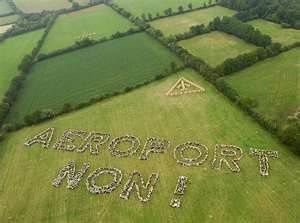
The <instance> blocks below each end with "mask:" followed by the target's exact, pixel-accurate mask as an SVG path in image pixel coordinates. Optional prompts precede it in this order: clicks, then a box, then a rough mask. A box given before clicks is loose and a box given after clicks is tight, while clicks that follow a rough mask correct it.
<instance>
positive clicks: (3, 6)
mask: <svg viewBox="0 0 300 223" xmlns="http://www.w3.org/2000/svg"><path fill="white" fill-rule="evenodd" d="M10 12H13V10H12V9H11V8H10V6H9V4H8V3H7V1H6V0H0V15H4V14H8V13H10Z"/></svg>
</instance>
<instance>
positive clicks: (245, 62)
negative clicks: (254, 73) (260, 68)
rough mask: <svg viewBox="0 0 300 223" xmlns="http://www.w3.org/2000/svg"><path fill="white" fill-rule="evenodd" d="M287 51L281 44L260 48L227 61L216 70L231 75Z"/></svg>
mask: <svg viewBox="0 0 300 223" xmlns="http://www.w3.org/2000/svg"><path fill="white" fill-rule="evenodd" d="M285 49H286V48H282V45H281V44H280V43H273V44H271V45H270V46H267V47H266V48H258V49H257V50H255V51H253V52H250V53H245V54H242V55H238V56H237V57H235V58H229V59H226V60H225V61H224V62H223V63H222V64H221V65H219V66H217V67H216V69H215V70H216V72H217V73H219V74H221V75H229V74H232V73H234V72H237V71H240V70H242V69H244V68H246V67H249V66H251V65H253V64H255V63H257V62H258V61H262V60H265V59H267V58H270V57H274V56H276V55H278V54H280V53H281V52H283V51H285Z"/></svg>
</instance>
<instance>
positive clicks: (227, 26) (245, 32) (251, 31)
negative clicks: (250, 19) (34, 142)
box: [209, 16, 272, 47]
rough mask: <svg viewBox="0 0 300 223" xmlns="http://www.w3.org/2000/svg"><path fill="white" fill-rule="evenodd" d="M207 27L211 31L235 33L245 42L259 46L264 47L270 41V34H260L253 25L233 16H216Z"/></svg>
mask: <svg viewBox="0 0 300 223" xmlns="http://www.w3.org/2000/svg"><path fill="white" fill-rule="evenodd" d="M209 29H210V30H212V31H213V30H218V31H222V32H225V33H228V34H231V35H235V36H237V37H239V38H240V39H243V40H245V41H246V42H249V43H253V44H255V45H257V46H261V47H266V46H268V45H270V44H271V43H272V39H271V37H270V36H268V35H265V34H262V33H261V32H260V31H259V30H258V29H255V28H254V27H253V26H251V25H249V24H246V23H243V22H241V21H240V20H238V19H236V18H233V17H227V16H224V17H222V18H220V17H216V18H215V19H214V20H213V21H212V22H210V23H209Z"/></svg>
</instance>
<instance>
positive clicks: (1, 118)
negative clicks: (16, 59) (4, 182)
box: [0, 15, 57, 138]
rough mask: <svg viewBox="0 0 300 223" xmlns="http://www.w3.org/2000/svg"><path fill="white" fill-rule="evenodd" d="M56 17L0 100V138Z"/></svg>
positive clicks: (25, 59)
mask: <svg viewBox="0 0 300 223" xmlns="http://www.w3.org/2000/svg"><path fill="white" fill-rule="evenodd" d="M56 17H57V15H53V16H52V18H51V19H50V20H49V23H48V24H47V27H46V29H45V31H44V33H43V36H42V38H41V39H40V40H39V41H38V43H37V45H36V47H35V48H34V49H33V50H32V52H31V54H28V55H25V56H24V57H23V59H22V61H21V63H20V65H19V66H18V70H19V72H20V73H19V74H18V75H17V76H16V77H14V78H13V79H12V81H11V82H10V85H9V87H8V90H7V91H6V93H5V95H4V97H3V99H2V102H1V103H0V125H1V126H2V129H1V131H0V138H1V137H2V136H3V135H5V133H6V130H7V129H8V128H7V125H3V124H4V122H5V119H6V117H7V115H8V113H9V111H10V108H11V107H12V105H13V103H14V102H15V100H16V99H17V96H18V93H19V90H20V88H21V87H22V84H23V82H24V80H25V79H26V75H27V74H28V72H29V70H30V68H31V67H32V65H33V63H34V59H35V57H36V55H37V54H38V52H39V50H40V48H41V47H42V45H43V43H44V41H45V38H46V36H47V35H48V33H49V30H50V29H51V27H52V25H53V24H54V21H55V19H56ZM8 126H9V125H8Z"/></svg>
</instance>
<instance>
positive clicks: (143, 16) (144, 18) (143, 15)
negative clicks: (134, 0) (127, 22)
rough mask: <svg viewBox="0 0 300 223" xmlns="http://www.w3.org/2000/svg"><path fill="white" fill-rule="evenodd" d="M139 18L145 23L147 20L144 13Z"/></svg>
mask: <svg viewBox="0 0 300 223" xmlns="http://www.w3.org/2000/svg"><path fill="white" fill-rule="evenodd" d="M141 17H142V19H143V20H144V21H146V20H147V18H146V14H145V13H143V14H142V15H141Z"/></svg>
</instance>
